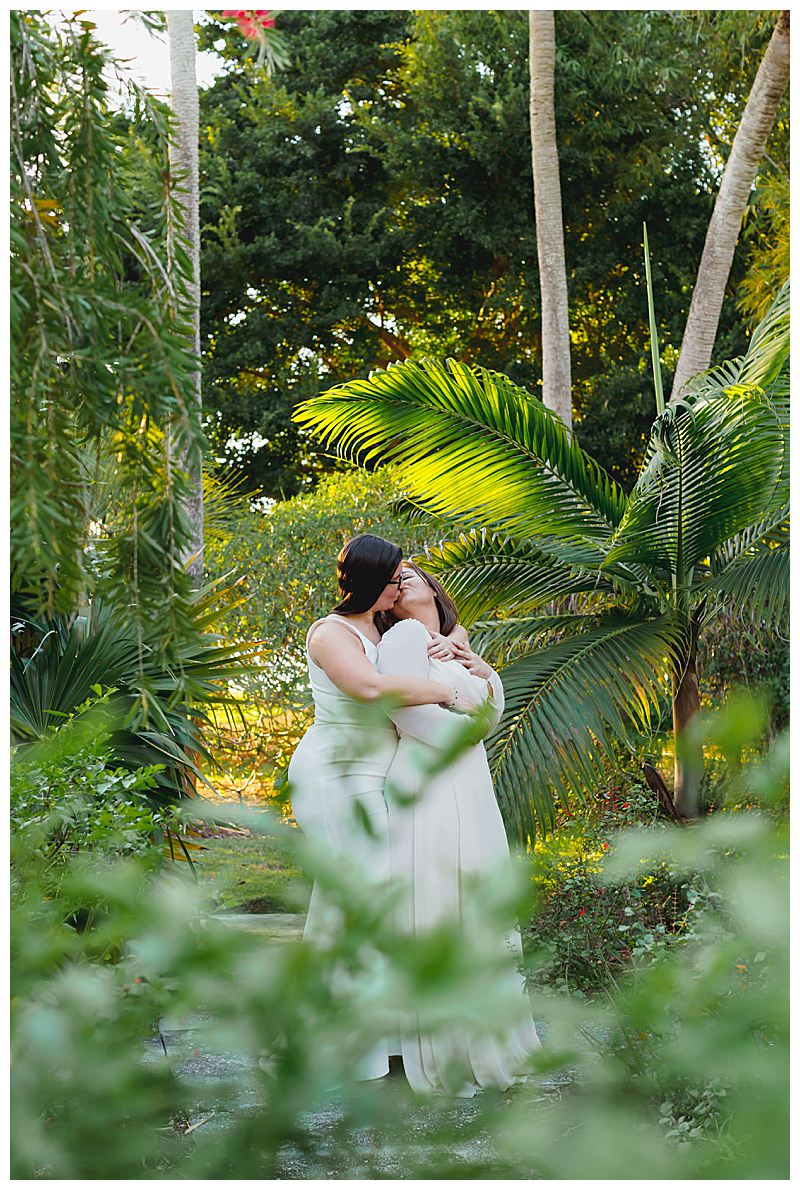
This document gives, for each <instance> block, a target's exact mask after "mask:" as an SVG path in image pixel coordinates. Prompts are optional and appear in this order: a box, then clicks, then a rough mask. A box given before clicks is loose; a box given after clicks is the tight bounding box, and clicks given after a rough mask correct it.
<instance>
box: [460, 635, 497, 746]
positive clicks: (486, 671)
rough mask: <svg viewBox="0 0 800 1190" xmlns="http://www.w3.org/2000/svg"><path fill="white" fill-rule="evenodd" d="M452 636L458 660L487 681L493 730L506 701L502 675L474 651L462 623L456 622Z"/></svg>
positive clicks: (490, 729)
mask: <svg viewBox="0 0 800 1190" xmlns="http://www.w3.org/2000/svg"><path fill="white" fill-rule="evenodd" d="M456 633H459V636H458V637H456ZM451 637H453V641H454V645H455V648H456V660H458V661H460V662H461V664H462V665H463V666H464V667H465V668H466V669H467V670H469V672H470V673H471V674H475V676H476V677H478V678H483V679H484V680H485V681H486V685H487V691H488V695H489V706H490V707H491V718H490V720H489V728H488V730H489V732H492V731H494V729H495V728H496V727H497V724H498V723H499V722H500V718H501V716H502V714H503V708H504V707H505V701H506V700H505V694H504V692H503V683H502V682H501V681H500V675H499V673H498V672H497V670H495V669H492V667H491V665H489V664H488V663H487V662H486V661H484V660H483V658H482V657H480V656H479V655H478V654H477V653H474V652H473V651H472V649H471V648H470V644H469V636H468V635H467V632H466V629H464V628H462V627H461V625H460V624H456V626H455V628H454V629H453V632H452V633H451Z"/></svg>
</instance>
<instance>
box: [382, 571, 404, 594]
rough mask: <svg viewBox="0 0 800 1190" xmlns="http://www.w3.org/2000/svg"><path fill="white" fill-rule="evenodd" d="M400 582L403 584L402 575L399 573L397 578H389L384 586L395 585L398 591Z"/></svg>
mask: <svg viewBox="0 0 800 1190" xmlns="http://www.w3.org/2000/svg"><path fill="white" fill-rule="evenodd" d="M402 584H403V576H402V574H401V575H400V577H399V578H390V579H389V581H388V583H387V584H386V586H387V587H397V589H398V591H399V590H400V587H401V586H402Z"/></svg>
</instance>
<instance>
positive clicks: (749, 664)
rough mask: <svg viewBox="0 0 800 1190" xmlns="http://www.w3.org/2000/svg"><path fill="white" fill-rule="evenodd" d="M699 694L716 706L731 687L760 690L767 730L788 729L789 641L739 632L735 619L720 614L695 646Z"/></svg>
mask: <svg viewBox="0 0 800 1190" xmlns="http://www.w3.org/2000/svg"><path fill="white" fill-rule="evenodd" d="M698 655H699V659H700V674H701V686H700V689H701V695H702V696H703V697H704V699H705V700H707V701H708V702H711V703H714V704H715V705H720V704H721V703H722V702H724V700H725V696H726V694H727V692H728V690H730V689H731V687H733V686H739V685H745V686H748V687H749V688H751V689H753V690H756V689H758V690H761V691H762V692H763V693H765V694H766V695H767V697H768V699H769V704H770V729H771V731H772V732H778V731H783V730H784V729H785V728H787V727H788V726H789V640H788V637H787V636H785V635H783V634H782V633H781V632H779V631H774V632H772V633H764V632H762V633H760V634H758V635H757V636H756V635H755V634H753V633H750V632H747V631H746V630H745V631H743V629H742V624H741V623H740V622H739V621H738V619H734V618H733V617H732V616H730V615H723V616H721V617H720V619H719V620H718V621H716V622H715V623H713V624H710V625H709V626H708V628H707V629H706V631H705V632H704V633H703V635H702V637H701V638H700V645H699V654H698Z"/></svg>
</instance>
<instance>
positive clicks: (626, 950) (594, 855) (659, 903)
mask: <svg viewBox="0 0 800 1190" xmlns="http://www.w3.org/2000/svg"><path fill="white" fill-rule="evenodd" d="M636 825H647V826H648V828H649V829H651V830H654V831H655V830H664V829H666V826H667V824H666V822H665V821H664V819H663V818H660V817H659V806H658V801H657V800H656V798H655V795H654V794H653V793H652V791H651V790H650V789H649V788H648V787H647V786H646V785H644V784H643V782H642V781H641V780H640V779H639V778H638V777H636V776H633V775H632V774H631V773H630V771H628V772H625V771H624V770H621V771H618V772H616V773H615V774H614V775H613V777H612V778H611V779H610V780H609V782H608V785H607V786H606V787H605V789H604V790H603V791H602V792H601V793H598V795H597V797H596V800H595V802H594V803H593V804H589V806H588V807H587V808H586V810H585V811H576V812H572V811H570V810H564V811H563V813H562V814H561V815H560V816H559V819H558V822H557V825H556V829H555V830H554V831H553V832H552V833H551V834H550V835H548V836H547V837H546V838H544V839H540V840H537V842H536V846H535V850H534V883H535V885H536V888H537V891H538V894H539V898H540V900H539V905H538V909H537V912H536V914H535V916H534V919H533V921H532V922H531V925H530V928H529V944H530V946H531V948H532V949H533V950H534V951H535V953H536V955H537V962H536V967H535V969H533V970H531V972H530V979H531V981H532V983H533V985H534V986H546V987H547V986H551V987H555V988H559V989H562V990H564V991H565V992H568V993H569V994H571V995H574V996H577V997H578V998H584V997H586V996H596V995H598V994H599V993H602V991H603V990H604V989H608V988H613V987H614V986H615V985H616V978H617V977H618V976H620V975H624V972H625V970H626V968H628V967H630V964H631V962H637V961H644V962H650V961H652V959H653V957H654V956H655V955H657V954H661V953H663V952H666V951H667V949H668V948H669V947H670V946H671V945H674V944H675V943H679V942H680V941H681V939H682V938H683V937H684V936H685V932H686V929H687V915H688V914H690V913H691V912H692V909H693V907H694V902H695V901H696V900H697V899H698V897H699V895H700V894H699V892H698V891H697V889H696V888H695V887H694V885H695V884H697V885H699V886H701V887H703V886H704V882H703V881H702V879H701V877H700V876H699V874H693V877H692V879H693V881H694V883H692V882H691V881H688V880H686V878H685V875H686V874H685V873H683V872H682V870H681V868H680V866H679V865H675V864H674V863H673V862H672V861H671V859H670V858H667V859H665V860H664V863H663V864H662V865H661V867H660V868H656V869H654V870H653V871H651V872H649V873H647V874H643V875H641V876H639V877H637V878H635V879H633V880H631V881H628V882H622V883H617V884H607V883H606V881H605V878H604V868H605V862H606V860H607V859H608V858H609V857H610V856H613V847H614V840H615V838H616V837H617V836H618V835H619V834H620V832H621V831H624V830H626V829H627V828H629V827H631V826H636Z"/></svg>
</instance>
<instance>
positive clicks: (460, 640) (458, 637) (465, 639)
mask: <svg viewBox="0 0 800 1190" xmlns="http://www.w3.org/2000/svg"><path fill="white" fill-rule="evenodd" d="M450 639H451V640H454V641H455V642H456V644H457V645H468V644H469V633H468V632H467V630H466V628H465V627H464V626H463V624H456V626H455V628H454V629H453V631H452V632H451V633H450Z"/></svg>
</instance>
